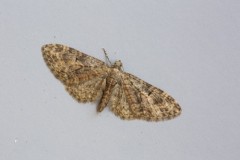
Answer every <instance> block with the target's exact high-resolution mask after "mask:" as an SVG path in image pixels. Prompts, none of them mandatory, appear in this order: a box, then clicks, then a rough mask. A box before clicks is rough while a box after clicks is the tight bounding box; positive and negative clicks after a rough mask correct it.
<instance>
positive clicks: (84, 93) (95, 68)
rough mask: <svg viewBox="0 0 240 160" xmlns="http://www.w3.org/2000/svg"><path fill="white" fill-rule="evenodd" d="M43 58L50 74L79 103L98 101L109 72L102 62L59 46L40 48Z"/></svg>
mask: <svg viewBox="0 0 240 160" xmlns="http://www.w3.org/2000/svg"><path fill="white" fill-rule="evenodd" d="M42 53H43V58H44V60H45V62H46V64H47V66H48V67H49V68H50V70H51V71H52V73H53V74H54V75H55V77H56V78H57V79H59V80H60V81H61V82H62V83H63V84H64V85H65V87H66V90H67V91H68V92H69V93H70V95H72V96H73V97H74V98H75V99H76V100H78V101H79V102H91V101H95V100H96V99H98V98H99V97H100V96H101V94H102V90H103V89H104V86H105V84H106V80H105V78H106V76H107V74H108V72H109V68H108V66H106V65H105V63H104V62H102V61H100V60H98V59H96V58H94V57H91V56H88V55H86V54H84V53H82V52H80V51H77V50H75V49H73V48H70V47H67V46H64V45H60V44H47V45H44V46H43V47H42Z"/></svg>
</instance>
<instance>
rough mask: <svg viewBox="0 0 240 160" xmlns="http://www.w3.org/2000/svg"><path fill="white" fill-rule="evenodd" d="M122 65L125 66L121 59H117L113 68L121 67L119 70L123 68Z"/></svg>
mask: <svg viewBox="0 0 240 160" xmlns="http://www.w3.org/2000/svg"><path fill="white" fill-rule="evenodd" d="M122 67H123V65H122V62H121V60H117V61H115V62H114V64H113V68H117V69H119V70H122Z"/></svg>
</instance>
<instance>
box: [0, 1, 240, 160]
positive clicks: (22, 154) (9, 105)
mask: <svg viewBox="0 0 240 160" xmlns="http://www.w3.org/2000/svg"><path fill="white" fill-rule="evenodd" d="M239 17H240V2H239V0H225V1H224V0H195V1H192V0H181V1H179V0H161V1H160V0H159V1H157V0H131V1H130V0H125V1H116V0H105V1H104V0H91V1H87V0H86V1H80V0H74V1H67V0H58V1H53V0H41V1H30V0H29V1H27V0H22V1H16V0H15V1H13V0H0V64H1V67H0V75H1V78H0V87H1V90H0V159H1V160H16V159H17V160H33V159H34V160H42V159H44V160H53V159H57V160H79V159H91V160H113V159H114V160H122V159H124V160H132V159H137V160H145V159H146V160H147V159H148V160H150V159H151V160H157V159H163V160H179V159H184V160H187V159H189V160H190V159H195V160H203V159H204V160H207V159H217V160H225V159H231V160H237V159H238V158H239V157H240V152H239V148H240V138H239V135H240V122H239V117H240V96H239V95H240V85H239V84H240V63H239V62H240V55H239V54H240V53H239V51H240V45H239V42H240V30H239V29H240V18H239ZM46 43H61V44H65V45H68V46H71V47H74V48H76V49H78V50H81V51H83V52H85V53H87V54H89V55H92V56H94V57H97V58H99V59H102V60H104V54H103V53H102V50H101V48H102V47H105V48H106V49H107V51H108V53H109V57H110V58H111V59H112V60H113V61H114V60H116V59H121V60H122V62H123V63H124V69H125V71H127V72H130V73H132V74H134V75H136V76H138V77H140V78H142V79H143V80H146V81H147V82H149V83H151V84H153V85H155V86H157V87H159V88H161V89H163V90H165V91H167V92H168V93H169V94H170V95H172V96H173V97H174V98H175V99H176V100H177V101H178V102H179V103H180V104H181V106H182V109H183V113H182V115H181V116H180V117H178V118H176V119H174V120H171V121H166V122H158V123H152V122H144V121H123V120H120V119H119V118H118V117H115V116H114V115H113V114H112V113H111V112H110V111H109V110H108V109H105V110H104V111H103V112H102V113H100V114H97V113H96V104H94V103H93V104H79V103H77V102H76V101H74V100H73V99H72V98H71V97H70V96H69V95H68V93H67V92H66V91H65V90H64V87H63V85H62V84H61V83H60V82H59V81H57V80H56V79H55V78H54V77H53V75H52V74H51V73H50V71H49V70H48V68H47V67H46V65H45V63H44V61H43V58H42V55H41V51H40V48H41V46H42V45H43V44H46Z"/></svg>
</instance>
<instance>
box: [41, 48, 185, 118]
mask: <svg viewBox="0 0 240 160" xmlns="http://www.w3.org/2000/svg"><path fill="white" fill-rule="evenodd" d="M104 53H105V55H106V58H107V59H108V60H109V58H108V57H107V54H106V52H105V51H104ZM42 55H43V58H44V61H45V62H46V64H47V66H48V67H49V69H50V70H51V71H52V73H53V74H54V76H55V77H56V78H57V79H59V80H60V81H61V82H62V83H63V85H64V86H65V88H66V90H67V92H68V93H69V94H70V95H71V96H72V97H73V98H75V99H76V100H77V101H78V102H83V103H85V102H94V101H98V100H100V101H99V104H98V106H97V112H101V111H103V109H104V108H105V107H106V106H109V108H110V110H111V111H112V112H113V113H114V114H115V115H116V116H119V117H120V118H122V119H127V120H132V119H141V120H147V121H161V120H168V119H172V118H174V117H176V116H178V115H180V113H181V107H180V106H179V104H178V103H177V102H176V101H175V100H174V99H173V98H172V97H171V96H170V95H168V94H167V93H166V92H164V91H163V90H161V89H159V88H156V87H154V86H152V85H151V84H149V83H147V82H145V81H143V80H141V79H140V78H138V77H136V76H134V75H132V74H130V73H127V72H124V71H123V69H122V68H123V66H122V62H121V61H120V60H118V61H115V63H114V64H111V62H110V61H109V62H110V64H108V63H105V62H103V61H101V60H98V59H97V58H94V57H91V56H89V55H87V54H85V53H83V52H80V51H78V50H76V49H73V48H71V47H68V46H65V45H61V44H46V45H44V46H43V47H42Z"/></svg>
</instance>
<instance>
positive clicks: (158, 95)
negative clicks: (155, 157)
mask: <svg viewBox="0 0 240 160" xmlns="http://www.w3.org/2000/svg"><path fill="white" fill-rule="evenodd" d="M121 77H122V81H121V85H116V86H115V88H114V89H113V94H112V97H111V99H110V108H111V110H112V111H113V112H114V113H115V115H117V116H120V117H121V118H122V119H143V120H147V121H160V120H167V119H172V118H174V117H176V116H178V115H180V113H181V108H180V106H179V104H178V103H177V102H176V101H175V100H174V99H173V98H172V97H171V96H169V95H168V94H167V93H166V92H164V91H162V90H160V89H158V88H156V87H154V86H152V85H150V84H148V83H147V82H144V81H143V80H141V79H139V78H137V77H136V76H133V75H131V74H129V73H123V74H122V76H121Z"/></svg>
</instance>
